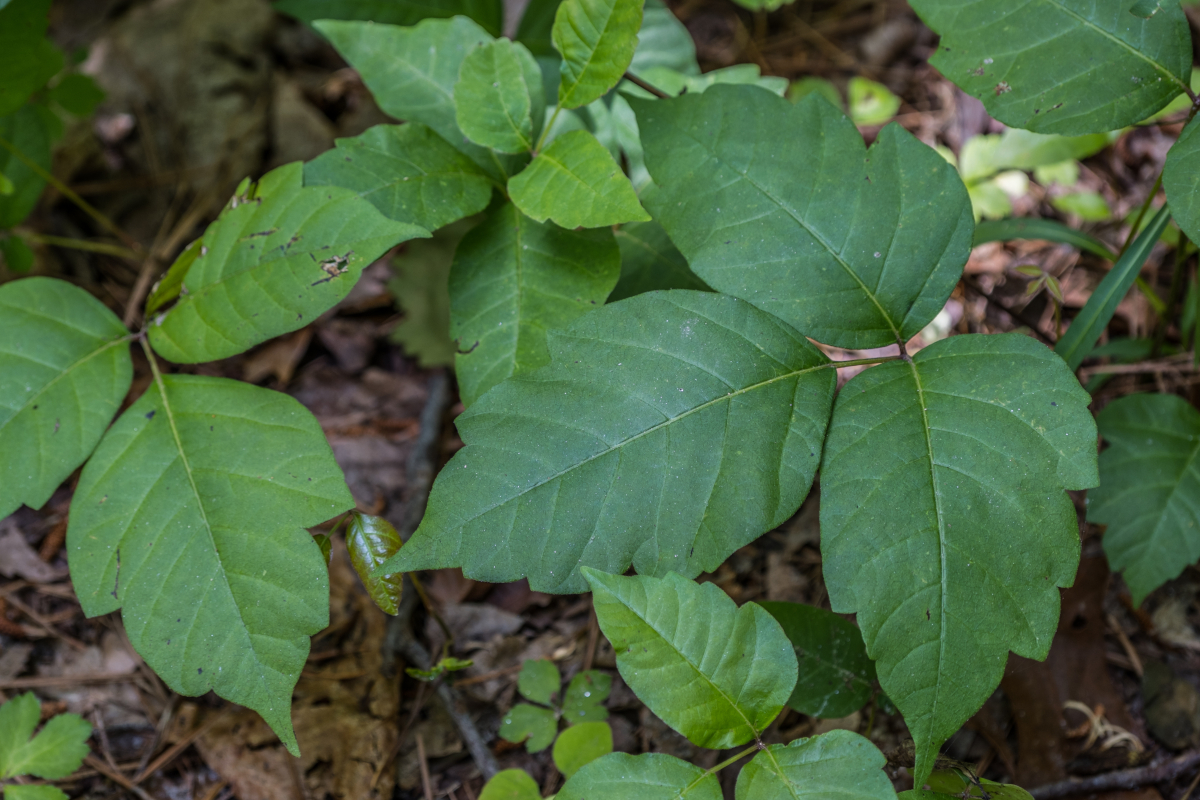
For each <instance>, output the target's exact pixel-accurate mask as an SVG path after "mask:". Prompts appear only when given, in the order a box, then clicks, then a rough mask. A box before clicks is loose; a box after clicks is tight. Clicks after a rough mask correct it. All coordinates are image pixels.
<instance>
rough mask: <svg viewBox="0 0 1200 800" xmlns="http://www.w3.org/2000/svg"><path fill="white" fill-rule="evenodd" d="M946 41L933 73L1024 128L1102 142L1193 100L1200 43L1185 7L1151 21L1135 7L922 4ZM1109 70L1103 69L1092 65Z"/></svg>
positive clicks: (925, 0) (1052, 0) (1039, 0)
mask: <svg viewBox="0 0 1200 800" xmlns="http://www.w3.org/2000/svg"><path fill="white" fill-rule="evenodd" d="M912 7H913V10H914V11H916V12H917V14H918V15H920V17H921V19H923V20H924V21H925V23H926V24H927V25H929V27H931V28H933V30H934V31H936V32H937V33H940V34H941V36H942V40H941V42H940V43H939V45H938V48H937V53H936V54H935V55H934V56H933V57H932V58H931V59H929V63H930V64H932V65H933V66H935V67H937V68H938V70H940V71H941V73H942V74H943V75H945V76H946V77H948V78H949V79H950V80H952V81H954V82H955V83H957V84H958V85H959V86H960V87H962V89H963V91H965V92H966V93H967V94H969V95H971V96H973V97H977V98H979V99H980V100H982V101H983V104H984V106H985V107H986V108H987V110H988V113H990V114H991V115H992V116H993V117H995V118H996V119H998V120H1000V121H1001V122H1003V123H1004V124H1005V125H1010V126H1012V127H1014V128H1026V129H1028V130H1031V131H1038V132H1041V133H1100V132H1103V131H1110V130H1114V129H1116V128H1122V127H1124V126H1126V125H1132V124H1134V123H1136V122H1140V121H1141V120H1143V119H1145V118H1146V117H1148V116H1150V115H1151V114H1153V113H1154V112H1155V111H1158V110H1159V109H1160V108H1162V107H1163V106H1165V105H1166V104H1167V103H1169V102H1171V100H1172V99H1173V98H1174V97H1175V95H1177V94H1179V92H1181V91H1186V90H1187V78H1188V76H1189V74H1190V72H1191V66H1192V46H1191V36H1190V35H1189V32H1188V23H1187V19H1186V17H1184V14H1183V10H1182V9H1181V8H1179V7H1175V8H1173V9H1170V10H1164V11H1163V12H1162V13H1159V14H1155V15H1154V17H1153V18H1151V19H1148V20H1143V19H1138V18H1137V17H1135V16H1133V15H1132V14H1129V13H1127V9H1128V4H1125V3H1119V2H1109V3H1095V2H1089V0H1029V2H1023V3H1020V4H1019V5H1015V6H1011V7H1010V6H999V5H996V4H992V3H975V2H971V0H951V2H946V0H913V2H912ZM1095 64H1103V65H1104V68H1103V69H1094V68H1092V67H1091V66H1090V65H1095Z"/></svg>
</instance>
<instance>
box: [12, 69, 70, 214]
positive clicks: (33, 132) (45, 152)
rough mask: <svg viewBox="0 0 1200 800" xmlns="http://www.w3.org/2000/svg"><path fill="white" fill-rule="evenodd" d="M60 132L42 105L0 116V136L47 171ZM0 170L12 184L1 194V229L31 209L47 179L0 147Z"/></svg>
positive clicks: (27, 106) (49, 113) (60, 125)
mask: <svg viewBox="0 0 1200 800" xmlns="http://www.w3.org/2000/svg"><path fill="white" fill-rule="evenodd" d="M0 52H2V51H0ZM60 135H62V123H61V122H59V121H58V119H57V118H56V117H55V116H54V114H53V113H51V111H50V110H49V109H48V108H45V107H43V106H39V105H34V104H29V105H26V106H24V107H23V108H20V109H18V110H17V111H15V112H13V113H11V114H8V115H7V116H3V117H0V137H2V138H4V139H5V140H6V141H8V142H10V143H11V144H12V145H13V147H15V148H16V149H17V150H19V151H20V152H21V153H22V154H23V155H24V156H26V157H27V158H28V159H29V160H30V161H32V162H33V163H35V164H37V165H38V166H39V167H41V168H42V169H44V170H46V171H47V172H49V171H50V148H51V147H52V146H53V145H54V140H55V139H57V138H58V137H59V136H60ZM0 173H3V174H4V176H5V177H6V178H7V179H8V180H9V181H10V182H11V183H12V191H11V192H8V193H6V194H0V228H11V227H13V226H14V225H17V224H19V223H21V222H22V221H24V219H25V218H26V217H28V216H29V212H31V211H33V207H34V206H35V205H37V201H38V198H39V197H41V195H42V189H44V188H45V187H46V182H45V181H44V180H42V178H41V177H40V176H39V175H38V174H37V173H36V172H34V171H33V170H32V169H30V168H29V165H28V164H26V163H25V162H24V161H22V160H21V159H20V158H18V157H17V156H16V155H14V154H13V153H11V152H10V151H9V150H7V149H5V148H2V147H0Z"/></svg>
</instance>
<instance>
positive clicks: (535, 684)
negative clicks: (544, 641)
mask: <svg viewBox="0 0 1200 800" xmlns="http://www.w3.org/2000/svg"><path fill="white" fill-rule="evenodd" d="M517 689H518V691H520V692H521V696H522V697H524V698H525V699H526V700H532V701H533V702H535V703H541V704H542V705H544V706H553V705H558V693H559V692H560V691H562V675H560V674H559V672H558V667H556V666H554V662H553V661H549V660H547V659H544V658H538V659H530V660H529V661H526V662H525V663H524V664H522V665H521V674H520V675H518V676H517Z"/></svg>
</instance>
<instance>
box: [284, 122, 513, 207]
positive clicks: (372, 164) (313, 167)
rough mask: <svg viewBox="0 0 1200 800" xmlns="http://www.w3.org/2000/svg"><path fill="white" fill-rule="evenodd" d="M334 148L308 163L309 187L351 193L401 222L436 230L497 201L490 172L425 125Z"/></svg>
mask: <svg viewBox="0 0 1200 800" xmlns="http://www.w3.org/2000/svg"><path fill="white" fill-rule="evenodd" d="M335 145H336V146H335V147H334V149H333V150H328V151H326V152H324V153H322V154H321V155H319V156H317V157H316V158H315V159H313V160H312V161H309V162H308V163H307V164H305V165H304V185H305V186H342V187H345V188H347V189H352V190H353V191H354V192H355V193H356V194H358V195H359V196H361V197H363V198H365V199H366V200H369V201H370V203H371V205H373V206H375V207H376V208H377V209H379V211H380V212H381V213H382V214H383V215H384V216H385V217H387V218H388V219H394V220H396V221H397V222H407V223H411V224H413V225H416V226H417V227H420V228H424V229H425V230H429V231H432V230H437V229H438V228H441V227H442V226H444V225H449V224H450V223H452V222H455V221H457V220H460V219H462V218H463V217H469V216H471V215H472V214H478V213H479V212H480V211H483V210H484V209H485V208H487V204H488V201H489V200H490V199H491V197H492V182H491V180H490V179H489V178H488V176H487V174H486V173H484V171H483V170H482V169H480V168H479V166H477V165H476V164H475V162H474V161H471V160H470V159H469V158H467V157H466V156H464V155H463V154H462V153H460V152H459V151H457V150H455V149H454V148H453V147H451V146H450V145H449V144H447V142H446V140H445V139H443V138H442V137H440V136H438V135H437V134H436V133H434V132H433V130H431V129H430V128H428V127H426V126H424V125H421V124H420V123H413V122H410V123H408V124H407V125H376V126H375V127H373V128H370V129H368V130H367V132H366V133H364V134H362V135H361V136H355V137H354V138H353V139H338V140H337V141H336V142H335Z"/></svg>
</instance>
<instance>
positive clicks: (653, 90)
mask: <svg viewBox="0 0 1200 800" xmlns="http://www.w3.org/2000/svg"><path fill="white" fill-rule="evenodd" d="M625 80H627V81H629V82H630V83H632V84H633V85H634V86H637V87H638V88H639V89H645V90H646V91H647V92H649V93H650V94H652V95H654V96H655V97H657V98H659V99H660V100H670V99H671V95H669V94H667V93H666V92H664V91H663V90H662V89H659V88H658V87H657V86H654V85H653V84H650V83H646V81H644V80H642V79H641V78H639V77H638V76H637V75H634V74H633V73H632V72H626V73H625Z"/></svg>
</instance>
